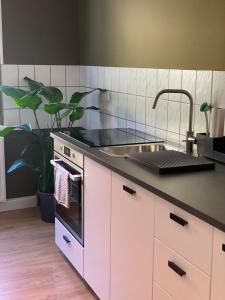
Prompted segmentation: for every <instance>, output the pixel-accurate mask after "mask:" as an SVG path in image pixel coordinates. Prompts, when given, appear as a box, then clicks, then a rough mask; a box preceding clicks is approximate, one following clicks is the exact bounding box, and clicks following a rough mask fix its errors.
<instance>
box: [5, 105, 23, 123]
mask: <svg viewBox="0 0 225 300" xmlns="http://www.w3.org/2000/svg"><path fill="white" fill-rule="evenodd" d="M19 124H20V110H19V109H5V110H4V125H6V126H16V125H19Z"/></svg>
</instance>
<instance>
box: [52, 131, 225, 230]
mask: <svg viewBox="0 0 225 300" xmlns="http://www.w3.org/2000/svg"><path fill="white" fill-rule="evenodd" d="M51 136H52V137H53V138H55V139H58V140H61V141H64V142H66V144H67V145H68V146H71V147H73V148H74V149H76V150H78V151H80V152H81V153H83V154H84V155H85V156H87V157H89V158H91V159H93V160H95V161H96V162H98V163H100V164H102V165H104V166H105V167H107V168H109V169H111V170H112V171H114V172H116V173H118V174H120V175H122V176H124V177H125V178H127V179H129V180H131V181H133V182H135V183H136V184H138V185H140V186H141V187H143V188H145V189H147V190H149V191H150V192H152V193H154V194H156V195H158V196H160V197H162V198H164V199H165V200H167V201H169V202H171V203H173V204H175V205H177V206H178V207H180V208H182V209H184V210H186V211H188V212H190V213H191V214H193V215H195V216H196V217H198V218H200V219H202V220H204V221H205V222H207V223H209V224H211V225H213V226H215V227H217V228H218V229H220V230H222V231H224V232H225V165H223V164H220V163H216V167H215V170H205V171H199V172H188V173H177V174H168V175H159V174H157V173H154V172H153V171H151V170H149V169H146V168H145V167H143V166H141V165H138V164H137V163H135V162H133V161H131V160H128V159H126V158H118V157H112V156H109V155H107V154H104V153H103V152H100V151H99V150H98V148H90V147H88V146H85V145H84V144H81V143H79V142H78V141H76V140H75V139H73V138H71V137H69V136H66V135H64V134H62V133H60V132H57V133H53V134H51Z"/></svg>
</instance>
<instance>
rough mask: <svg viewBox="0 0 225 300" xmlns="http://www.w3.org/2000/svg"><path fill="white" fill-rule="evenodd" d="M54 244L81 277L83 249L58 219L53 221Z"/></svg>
mask: <svg viewBox="0 0 225 300" xmlns="http://www.w3.org/2000/svg"><path fill="white" fill-rule="evenodd" d="M55 243H56V245H57V246H58V247H59V249H60V250H61V251H62V252H63V254H64V255H65V256H66V257H67V258H68V260H69V261H70V262H71V264H72V265H73V266H74V267H75V269H76V270H77V271H78V272H79V273H80V275H81V276H83V256H84V255H83V250H84V249H83V247H82V246H81V245H80V244H79V243H78V241H77V240H76V239H75V238H74V236H73V235H72V234H71V233H70V232H69V231H68V230H67V229H66V228H65V227H64V226H63V225H62V223H61V222H60V221H59V220H58V219H55Z"/></svg>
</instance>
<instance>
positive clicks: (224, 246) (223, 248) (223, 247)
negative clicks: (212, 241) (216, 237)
mask: <svg viewBox="0 0 225 300" xmlns="http://www.w3.org/2000/svg"><path fill="white" fill-rule="evenodd" d="M222 250H223V252H225V244H223V245H222Z"/></svg>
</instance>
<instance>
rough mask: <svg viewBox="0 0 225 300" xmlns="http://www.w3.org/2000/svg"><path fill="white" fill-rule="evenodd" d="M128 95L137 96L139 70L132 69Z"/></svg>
mask: <svg viewBox="0 0 225 300" xmlns="http://www.w3.org/2000/svg"><path fill="white" fill-rule="evenodd" d="M127 92H128V94H133V95H137V69H135V68H130V70H129V72H128V78H127Z"/></svg>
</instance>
